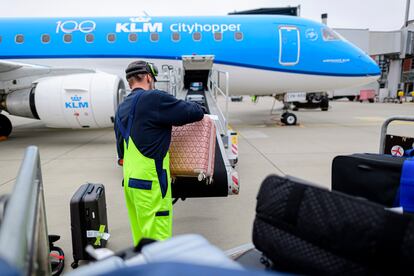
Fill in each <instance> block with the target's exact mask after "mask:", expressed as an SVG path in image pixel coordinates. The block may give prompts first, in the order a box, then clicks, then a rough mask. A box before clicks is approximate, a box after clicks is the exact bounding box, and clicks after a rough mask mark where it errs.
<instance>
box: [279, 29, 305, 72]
mask: <svg viewBox="0 0 414 276" xmlns="http://www.w3.org/2000/svg"><path fill="white" fill-rule="evenodd" d="M299 58H300V34H299V30H298V28H297V27H294V26H281V27H279V63H280V64H281V65H284V66H293V65H296V64H298V63H299Z"/></svg>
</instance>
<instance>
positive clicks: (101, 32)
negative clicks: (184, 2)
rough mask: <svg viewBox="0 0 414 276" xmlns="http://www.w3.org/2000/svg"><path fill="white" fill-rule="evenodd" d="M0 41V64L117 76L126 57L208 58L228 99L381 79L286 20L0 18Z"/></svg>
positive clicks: (349, 48)
mask: <svg viewBox="0 0 414 276" xmlns="http://www.w3.org/2000/svg"><path fill="white" fill-rule="evenodd" d="M18 35H21V36H20V38H22V39H23V41H22V42H21V43H18V42H16V39H18V38H17V37H16V36H18ZM0 36H1V43H0V59H3V60H5V59H12V60H16V61H17V60H18V61H21V62H27V63H35V64H41V65H53V66H71V67H73V66H75V67H82V68H85V67H86V68H96V69H99V70H103V71H106V72H109V73H115V74H117V75H119V76H121V77H123V75H124V74H123V70H124V68H125V66H126V64H127V63H128V62H129V61H130V60H132V59H137V58H141V59H146V60H151V61H152V62H154V63H155V64H156V65H162V64H166V63H167V64H174V63H175V64H174V65H177V66H181V57H182V56H183V55H191V54H197V55H214V56H215V59H214V62H215V65H216V66H217V67H218V68H220V69H224V70H226V71H228V72H229V73H230V75H231V80H230V92H231V94H233V95H236V94H255V95H269V94H274V93H284V92H290V91H301V92H305V91H309V92H314V91H326V90H331V89H337V88H344V87H349V86H354V85H355V86H356V85H361V84H364V83H367V82H372V81H373V80H375V79H377V78H378V76H379V74H380V72H379V68H378V66H377V65H376V64H375V62H374V61H373V60H372V59H371V58H370V57H369V56H367V55H366V54H365V53H364V52H362V51H361V50H360V49H358V48H357V47H355V46H354V45H352V44H351V43H349V42H347V41H345V40H344V39H343V38H341V37H340V36H339V35H337V34H336V33H335V32H333V31H332V30H331V29H329V28H328V27H327V26H325V25H322V24H320V23H317V22H313V21H310V20H306V19H303V18H298V17H289V16H264V15H259V16H251V15H248V16H223V17H151V18H150V17H126V18H62V19H60V18H51V19H34V18H31V19H17V18H14V19H1V20H0Z"/></svg>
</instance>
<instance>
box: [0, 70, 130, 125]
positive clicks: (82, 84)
mask: <svg viewBox="0 0 414 276" xmlns="http://www.w3.org/2000/svg"><path fill="white" fill-rule="evenodd" d="M124 95H125V85H124V82H123V81H122V80H121V79H120V78H119V77H117V76H115V75H111V74H107V73H101V72H99V73H87V74H73V75H64V76H55V77H48V78H43V79H39V80H38V81H36V83H35V84H34V86H33V87H32V88H31V89H26V90H17V91H14V92H11V93H9V94H7V95H6V96H5V97H4V98H3V100H2V101H1V102H0V107H1V108H3V109H5V110H6V111H7V112H9V113H10V114H11V115H16V116H21V117H27V118H35V119H40V120H42V121H43V122H44V123H45V124H46V125H47V126H48V127H56V128H104V127H110V126H112V124H113V120H114V114H115V110H116V108H117V106H118V105H119V103H120V102H121V101H122V100H123V97H124Z"/></svg>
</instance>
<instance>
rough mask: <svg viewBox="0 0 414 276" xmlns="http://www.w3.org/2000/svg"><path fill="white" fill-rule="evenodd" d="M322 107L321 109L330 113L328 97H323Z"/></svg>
mask: <svg viewBox="0 0 414 276" xmlns="http://www.w3.org/2000/svg"><path fill="white" fill-rule="evenodd" d="M320 107H321V110H322V111H328V109H329V99H328V97H323V98H322V99H321V105H320Z"/></svg>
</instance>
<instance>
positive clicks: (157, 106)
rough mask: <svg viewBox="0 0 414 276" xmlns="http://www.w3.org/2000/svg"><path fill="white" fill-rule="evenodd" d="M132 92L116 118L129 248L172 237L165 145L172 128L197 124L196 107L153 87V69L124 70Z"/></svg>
mask: <svg viewBox="0 0 414 276" xmlns="http://www.w3.org/2000/svg"><path fill="white" fill-rule="evenodd" d="M125 73H126V79H127V81H128V84H129V87H130V88H131V90H132V92H131V94H130V95H128V96H127V97H126V98H125V100H124V101H123V102H122V103H121V104H120V105H119V107H118V110H117V112H116V115H115V135H116V140H117V150H118V157H119V159H120V160H123V162H121V164H122V165H123V173H124V195H125V201H126V206H127V209H128V217H129V221H130V226H131V231H132V237H133V241H134V245H137V244H138V243H139V241H140V240H141V239H142V238H150V239H155V240H164V239H167V238H170V237H171V236H172V198H171V177H170V163H169V146H170V142H171V131H172V126H181V125H185V124H188V123H193V122H196V121H200V120H201V119H202V118H203V116H204V112H203V109H202V108H201V107H200V106H199V105H198V104H196V103H190V102H185V101H183V100H178V99H176V98H175V97H174V96H172V95H170V94H168V93H167V92H164V91H160V90H156V89H154V82H155V81H156V76H157V73H158V71H157V69H156V67H155V66H154V65H152V64H151V63H148V62H145V61H135V62H132V63H131V64H129V65H128V67H127V68H126V70H125Z"/></svg>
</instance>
